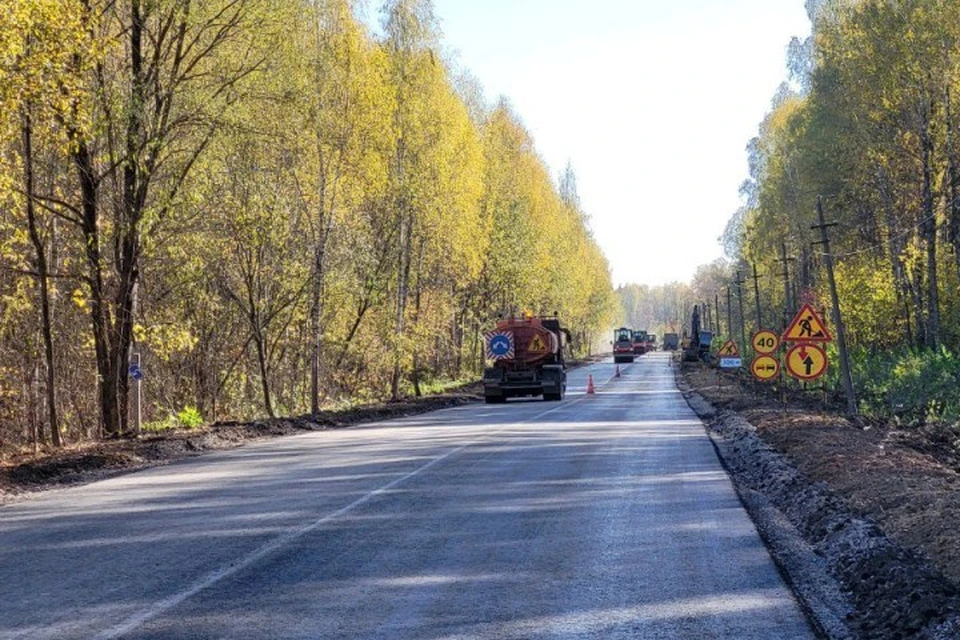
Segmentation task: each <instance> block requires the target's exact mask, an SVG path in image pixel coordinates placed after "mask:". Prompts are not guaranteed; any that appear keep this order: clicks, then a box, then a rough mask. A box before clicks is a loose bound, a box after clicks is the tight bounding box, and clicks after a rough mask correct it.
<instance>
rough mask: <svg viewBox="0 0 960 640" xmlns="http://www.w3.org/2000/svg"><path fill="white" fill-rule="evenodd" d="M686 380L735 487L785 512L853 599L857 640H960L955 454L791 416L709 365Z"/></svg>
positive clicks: (910, 438) (923, 439) (958, 460)
mask: <svg viewBox="0 0 960 640" xmlns="http://www.w3.org/2000/svg"><path fill="white" fill-rule="evenodd" d="M680 378H681V382H682V386H683V387H684V389H685V391H686V392H687V393H688V394H689V393H691V392H692V393H695V394H697V395H698V396H700V397H702V398H703V399H705V400H706V401H707V402H708V403H709V405H710V406H712V408H713V409H714V410H715V412H714V413H713V414H712V415H710V414H709V412H708V411H707V410H701V411H698V413H701V415H702V416H703V417H705V419H706V421H707V423H708V427H709V428H710V430H711V432H712V433H711V436H712V437H715V442H716V441H717V439H720V440H721V441H722V442H723V443H724V446H727V448H728V449H729V452H728V457H731V459H730V460H726V461H725V462H726V463H727V464H728V466H729V467H733V469H731V471H732V472H735V473H733V475H734V478H735V481H736V482H737V483H738V485H743V486H744V487H746V488H747V489H748V490H751V491H759V492H761V493H763V494H764V495H765V496H766V497H767V498H768V499H770V501H771V502H773V503H774V504H775V505H776V506H777V508H778V509H779V510H780V511H782V512H784V513H785V515H786V516H787V518H788V519H789V520H790V522H791V523H792V524H793V525H794V526H795V527H797V529H798V530H799V531H800V533H801V534H802V535H803V538H804V539H805V540H806V541H807V542H808V543H809V544H810V545H812V547H813V548H814V549H815V551H816V552H817V554H818V555H819V556H821V557H823V558H824V559H825V560H826V561H827V565H828V569H829V571H830V573H831V574H832V575H833V577H834V578H836V579H837V580H838V581H839V582H840V585H841V587H842V589H843V590H844V591H845V592H847V593H848V594H849V595H850V597H851V601H852V603H853V605H854V608H855V610H854V611H853V612H852V613H851V614H850V617H849V619H848V622H849V626H850V629H851V630H852V635H853V637H865V638H893V637H904V638H906V637H957V636H955V635H952V634H953V632H954V631H958V632H960V629H957V628H955V627H953V626H952V625H953V624H955V622H954V621H955V619H956V616H957V613H958V608H960V592H958V590H957V586H956V585H957V584H960V554H958V553H957V551H956V550H957V549H960V493H958V488H960V484H958V477H960V473H958V471H960V457H958V454H957V449H956V448H955V447H954V444H953V443H951V442H948V441H945V440H943V439H940V438H937V437H934V436H933V433H932V432H926V433H925V432H923V431H919V430H904V429H899V428H897V427H895V426H893V425H889V424H878V423H869V422H867V421H864V420H860V419H857V420H855V421H854V420H848V419H846V418H844V417H843V416H841V415H839V413H837V412H835V411H833V410H831V409H830V408H826V409H825V408H823V407H822V406H818V403H817V402H816V401H815V400H812V399H805V400H799V401H796V402H793V403H789V404H787V405H786V407H784V406H783V405H781V403H780V402H779V398H777V397H776V396H774V395H773V394H771V393H770V392H769V391H768V390H761V389H760V388H756V387H754V385H752V384H749V383H743V384H741V382H740V381H738V380H737V378H736V377H735V376H729V375H723V376H720V377H718V374H717V372H716V371H715V370H713V369H708V368H707V367H705V366H701V365H684V367H683V369H682V370H681V372H680ZM691 405H694V403H693V402H691ZM694 408H695V409H696V407H694ZM704 413H707V415H704ZM728 445H729V446H728ZM720 448H721V447H718V449H720ZM767 451H769V453H770V454H771V455H770V456H768V455H767ZM721 453H722V455H723V452H721ZM780 461H783V462H785V463H786V464H785V465H784V464H781V462H780ZM794 470H795V471H794ZM944 634H946V635H944Z"/></svg>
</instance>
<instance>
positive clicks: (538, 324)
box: [483, 317, 570, 404]
mask: <svg viewBox="0 0 960 640" xmlns="http://www.w3.org/2000/svg"><path fill="white" fill-rule="evenodd" d="M484 338H485V340H484V342H485V346H486V355H487V359H488V360H491V361H492V362H493V364H492V366H488V367H487V368H485V369H484V371H483V396H484V399H485V400H486V402H487V403H488V404H494V403H500V402H506V401H507V398H519V397H530V396H543V399H544V400H554V401H556V400H563V396H564V394H565V393H566V391H567V371H566V369H567V367H566V364H565V363H564V360H563V350H564V346H565V345H568V344H569V342H570V332H569V331H567V330H566V329H564V328H562V327H561V326H560V321H559V320H558V319H557V318H546V317H544V318H538V317H522V318H516V317H509V318H505V319H502V320H500V321H499V322H498V323H497V326H496V328H495V329H494V330H493V331H490V332H488V333H487V334H486V335H485V336H484Z"/></svg>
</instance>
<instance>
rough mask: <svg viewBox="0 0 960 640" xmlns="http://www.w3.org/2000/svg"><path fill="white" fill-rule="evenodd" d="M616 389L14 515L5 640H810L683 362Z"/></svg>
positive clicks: (362, 437)
mask: <svg viewBox="0 0 960 640" xmlns="http://www.w3.org/2000/svg"><path fill="white" fill-rule="evenodd" d="M622 369H623V371H624V375H623V377H621V378H619V379H613V378H612V375H613V371H614V365H612V364H609V363H605V364H598V365H594V366H592V367H590V368H589V369H581V370H578V371H575V372H572V374H571V387H570V390H571V393H570V395H569V396H568V398H567V400H565V401H564V402H562V403H545V402H540V401H529V402H524V401H511V402H509V403H507V404H505V405H490V406H487V405H470V406H465V407H459V408H456V409H448V410H443V411H438V412H436V413H432V414H428V415H423V416H418V417H414V418H409V419H404V420H399V421H395V422H391V423H387V424H383V425H373V426H367V427H360V428H354V429H349V430H343V431H336V432H325V433H310V434H304V435H297V436H292V437H288V438H283V439H279V440H273V441H269V442H264V443H260V444H254V445H249V446H246V447H244V448H242V449H236V450H233V451H229V452H220V453H214V454H211V455H206V456H203V457H201V458H194V459H190V460H185V461H181V462H179V463H176V464H173V465H170V466H168V467H162V468H155V469H150V470H146V471H142V472H139V473H133V474H129V475H125V476H122V477H118V478H114V479H111V480H107V481H103V482H99V483H96V484H93V485H89V486H86V487H79V488H75V489H68V490H62V491H58V492H55V493H51V494H48V495H45V496H43V497H40V498H37V499H33V500H30V501H28V502H25V503H22V504H19V505H14V506H10V507H6V508H0V585H3V588H2V597H0V637H3V638H8V637H14V638H15V637H23V638H31V639H33V638H114V637H122V638H217V637H219V638H382V639H384V640H387V639H390V640H395V639H404V638H409V639H418V640H419V639H436V640H440V639H443V640H452V639H454V638H463V639H467V638H684V639H687V638H736V639H738V640H742V639H748V638H776V639H786V638H790V639H793V638H812V637H813V634H812V632H811V631H810V630H809V628H808V625H807V623H806V621H805V619H804V617H803V615H802V613H801V612H800V610H799V607H798V606H797V604H796V602H795V601H794V599H793V596H792V595H791V593H790V592H789V590H788V589H787V588H786V587H785V586H784V584H783V582H782V580H781V579H780V577H779V574H778V573H777V570H776V568H775V567H774V565H773V563H772V561H771V560H770V557H769V555H768V553H767V551H766V549H765V548H764V546H763V544H762V543H761V541H760V539H759V537H758V536H757V533H756V531H755V529H754V527H753V525H752V523H751V522H750V520H749V518H748V516H747V514H746V513H745V512H744V510H743V509H742V507H741V505H740V503H739V501H738V500H737V497H736V494H735V493H734V490H733V487H732V486H731V484H730V481H729V479H728V477H727V476H726V474H725V473H724V471H723V469H722V468H721V466H720V464H719V462H718V461H717V458H716V455H715V453H714V451H713V448H712V446H711V444H710V441H709V440H708V438H707V437H706V435H705V433H704V430H703V427H702V425H701V424H700V422H699V421H698V420H697V418H696V417H695V416H694V414H693V413H692V412H691V411H690V409H689V408H688V407H687V405H686V403H685V402H684V400H683V398H682V396H681V395H680V394H679V392H678V391H677V389H676V386H675V385H674V382H673V376H672V372H671V370H670V367H669V364H668V359H667V357H666V356H665V355H663V354H652V355H649V356H645V357H643V358H641V359H639V360H638V361H637V362H636V363H634V364H632V365H622ZM588 373H591V374H592V375H593V376H594V379H595V381H596V382H597V384H598V386H599V394H598V395H597V396H584V395H583V390H584V387H585V384H586V376H587V374H588Z"/></svg>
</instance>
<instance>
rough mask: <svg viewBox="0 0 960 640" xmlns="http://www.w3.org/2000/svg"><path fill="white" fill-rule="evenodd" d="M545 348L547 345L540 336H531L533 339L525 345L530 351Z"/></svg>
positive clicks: (534, 351)
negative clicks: (528, 344)
mask: <svg viewBox="0 0 960 640" xmlns="http://www.w3.org/2000/svg"><path fill="white" fill-rule="evenodd" d="M546 350H547V345H546V344H544V342H543V338H541V337H540V336H533V340H531V341H530V346H529V347H527V351H530V352H531V353H541V352H543V351H546Z"/></svg>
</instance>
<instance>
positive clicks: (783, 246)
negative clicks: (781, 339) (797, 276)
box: [777, 240, 795, 331]
mask: <svg viewBox="0 0 960 640" xmlns="http://www.w3.org/2000/svg"><path fill="white" fill-rule="evenodd" d="M794 259H795V258H791V257H788V256H787V241H786V240H783V241H781V242H780V259H779V260H778V261H777V262H781V263H783V273H781V274H780V275H782V276H783V320H782V326H781V327H780V328H781V329H782V330H783V331H786V330H787V323H789V322H790V315H791V312H792V309H793V304H791V301H790V266H789V265H790V261H791V260H794Z"/></svg>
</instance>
